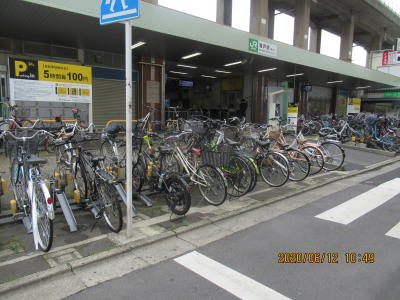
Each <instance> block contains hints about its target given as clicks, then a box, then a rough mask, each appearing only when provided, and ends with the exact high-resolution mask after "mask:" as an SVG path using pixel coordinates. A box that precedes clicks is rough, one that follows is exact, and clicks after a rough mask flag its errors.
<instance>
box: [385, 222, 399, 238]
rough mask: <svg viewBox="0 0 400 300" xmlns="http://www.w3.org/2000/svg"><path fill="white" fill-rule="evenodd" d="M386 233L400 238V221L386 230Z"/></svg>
mask: <svg viewBox="0 0 400 300" xmlns="http://www.w3.org/2000/svg"><path fill="white" fill-rule="evenodd" d="M385 235H387V236H391V237H394V238H397V239H400V223H397V225H396V226H394V227H393V228H392V229H390V230H389V231H388V232H386V233H385Z"/></svg>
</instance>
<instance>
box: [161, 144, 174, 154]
mask: <svg viewBox="0 0 400 300" xmlns="http://www.w3.org/2000/svg"><path fill="white" fill-rule="evenodd" d="M158 150H159V151H160V153H161V154H168V153H171V152H172V151H173V149H172V148H171V147H168V146H160V147H158Z"/></svg>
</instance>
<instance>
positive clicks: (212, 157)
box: [200, 146, 232, 168]
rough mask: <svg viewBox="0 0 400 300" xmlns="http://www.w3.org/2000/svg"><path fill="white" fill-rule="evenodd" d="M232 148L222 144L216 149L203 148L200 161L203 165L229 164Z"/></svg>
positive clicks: (218, 165)
mask: <svg viewBox="0 0 400 300" xmlns="http://www.w3.org/2000/svg"><path fill="white" fill-rule="evenodd" d="M231 153H232V150H231V149H230V148H229V147H226V146H222V147H220V148H218V149H216V150H212V149H209V148H205V149H203V150H202V151H201V156H200V158H201V162H202V164H203V165H210V166H213V167H216V168H221V167H223V166H226V165H228V164H229V161H230V158H231Z"/></svg>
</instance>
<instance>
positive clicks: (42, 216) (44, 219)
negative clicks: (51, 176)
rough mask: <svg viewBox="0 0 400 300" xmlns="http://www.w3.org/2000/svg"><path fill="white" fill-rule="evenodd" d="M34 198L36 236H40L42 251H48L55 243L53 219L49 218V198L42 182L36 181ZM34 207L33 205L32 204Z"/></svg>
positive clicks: (33, 215) (33, 221) (39, 242)
mask: <svg viewBox="0 0 400 300" xmlns="http://www.w3.org/2000/svg"><path fill="white" fill-rule="evenodd" d="M33 192H34V199H32V200H33V201H35V202H36V205H35V207H36V211H35V212H33V211H32V223H33V224H34V226H33V228H34V230H35V228H36V230H37V233H36V234H35V233H34V236H37V237H38V244H39V247H40V249H41V250H42V251H44V252H48V251H49V250H50V249H51V245H52V244H53V220H51V219H50V218H49V212H48V209H47V199H46V196H45V194H44V192H43V190H42V187H41V185H40V183H37V182H36V183H34V186H33ZM32 207H33V206H32Z"/></svg>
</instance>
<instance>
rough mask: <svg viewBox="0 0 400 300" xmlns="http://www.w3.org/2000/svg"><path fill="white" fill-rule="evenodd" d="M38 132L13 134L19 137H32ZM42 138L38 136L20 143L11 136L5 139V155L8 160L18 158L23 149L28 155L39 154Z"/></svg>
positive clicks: (27, 131)
mask: <svg viewBox="0 0 400 300" xmlns="http://www.w3.org/2000/svg"><path fill="white" fill-rule="evenodd" d="M35 132H36V130H15V131H14V132H13V134H14V135H15V136H17V137H31V136H32V135H34V133H35ZM40 141H41V137H40V136H39V135H37V136H36V137H35V138H33V139H30V140H26V141H25V142H23V141H18V140H15V139H13V138H12V137H10V136H5V137H4V148H5V154H6V156H7V157H8V158H10V159H11V158H13V157H16V156H18V155H19V154H20V151H21V149H24V150H25V152H26V153H27V154H37V152H38V148H39V144H40Z"/></svg>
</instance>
